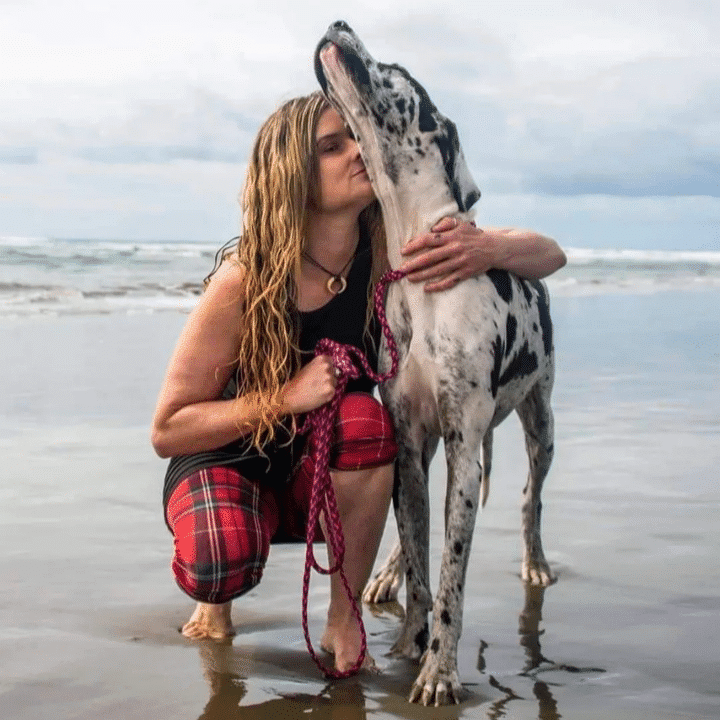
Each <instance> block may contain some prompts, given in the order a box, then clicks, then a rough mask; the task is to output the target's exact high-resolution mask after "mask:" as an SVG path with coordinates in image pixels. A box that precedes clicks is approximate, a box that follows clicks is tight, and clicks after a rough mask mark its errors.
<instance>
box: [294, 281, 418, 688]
mask: <svg viewBox="0 0 720 720" xmlns="http://www.w3.org/2000/svg"><path fill="white" fill-rule="evenodd" d="M404 276H405V273H404V272H402V271H400V270H390V271H388V272H386V273H385V274H384V275H383V276H382V278H380V280H379V282H378V284H377V287H376V288H375V297H374V301H375V312H376V313H377V317H378V320H379V321H380V327H381V329H382V332H383V335H384V336H385V341H386V342H387V346H388V351H389V353H390V359H391V367H390V371H389V372H388V373H386V374H384V375H380V374H377V373H375V372H374V371H373V369H372V368H371V367H370V364H369V363H368V360H367V358H366V357H365V355H364V354H363V353H362V352H361V351H360V350H358V348H356V347H353V346H352V345H343V344H341V343H338V342H335V341H334V340H328V339H327V338H324V339H322V340H320V342H318V344H317V345H316V347H315V355H329V356H330V357H331V358H332V361H333V364H334V365H335V367H336V368H338V370H339V371H340V374H339V377H338V381H337V385H336V386H335V395H334V396H333V399H332V400H331V401H330V402H329V403H326V404H325V405H323V406H321V407H319V408H316V409H315V410H312V411H310V412H309V413H308V414H307V417H306V420H305V422H304V423H303V427H302V428H301V430H300V432H302V433H306V432H310V434H311V436H312V439H313V444H314V446H315V474H314V476H313V485H312V493H311V495H310V510H309V513H308V523H307V535H306V543H307V550H306V554H305V572H304V575H303V596H302V627H303V632H304V634H305V642H306V643H307V647H308V651H309V652H310V656H311V657H312V659H313V661H314V662H315V664H316V665H317V666H318V668H320V670H321V672H323V673H324V674H325V675H327V676H329V677H333V678H346V677H350V676H351V675H354V674H355V673H356V672H357V671H358V670H359V669H360V668H361V667H362V664H363V662H364V660H365V656H366V654H367V637H366V635H365V626H364V625H363V621H362V617H361V616H360V609H359V608H358V603H357V600H356V599H355V596H354V594H353V592H352V590H351V589H350V584H349V583H348V580H347V577H346V576H345V570H344V569H343V560H344V558H345V537H344V535H343V530H342V524H341V522H340V513H339V512H338V508H337V502H336V500H335V492H334V491H333V487H332V481H331V479H330V469H329V468H330V446H331V444H332V440H333V432H334V428H335V419H336V417H337V412H338V407H339V405H340V400H341V399H342V397H343V395H344V394H345V388H346V386H347V384H348V380H350V379H351V378H352V379H357V378H359V377H360V369H358V365H359V366H360V367H361V368H362V370H363V371H364V372H365V374H366V375H367V376H368V377H370V378H371V379H372V380H374V381H375V382H378V383H379V382H383V381H384V380H388V379H390V378H391V377H393V376H394V375H395V373H396V372H397V366H398V350H397V345H396V344H395V338H393V335H392V331H391V330H390V326H389V325H388V322H387V317H386V315H385V289H386V287H387V285H389V284H390V283H391V282H394V281H395V280H399V279H400V278H402V277H404ZM353 360H354V361H355V362H353ZM321 510H322V511H323V512H324V513H325V524H326V526H327V538H326V540H327V543H328V545H329V547H330V551H331V556H332V557H333V559H334V561H335V564H334V565H332V567H329V568H324V567H322V566H321V565H319V564H318V562H317V560H316V559H315V553H314V552H313V539H314V538H315V529H316V528H317V525H318V522H319V520H320V511H321ZM311 569H315V570H316V571H317V572H319V573H320V574H322V575H333V574H334V573H336V572H339V573H340V579H341V580H342V583H343V586H344V587H345V592H346V593H347V596H348V598H349V599H350V603H351V605H352V611H353V616H354V617H355V619H356V620H357V623H358V625H359V626H360V635H361V645H360V654H359V655H358V659H357V661H356V662H355V664H354V665H353V666H352V667H351V668H350V669H349V670H344V671H341V670H334V669H330V668H327V667H326V666H325V665H324V664H323V662H322V661H321V660H320V658H319V657H318V655H317V654H316V652H315V650H314V648H313V645H312V641H311V640H310V633H309V631H308V616H307V607H308V594H309V591H310V570H311Z"/></svg>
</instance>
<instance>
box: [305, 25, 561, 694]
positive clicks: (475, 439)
mask: <svg viewBox="0 0 720 720" xmlns="http://www.w3.org/2000/svg"><path fill="white" fill-rule="evenodd" d="M316 74H317V76H318V79H319V81H320V83H321V85H322V87H323V90H324V92H325V94H326V96H327V97H328V98H329V100H330V101H331V102H332V104H333V105H334V106H335V107H336V108H337V109H338V111H339V112H340V114H341V115H342V116H343V117H344V118H345V120H346V122H347V123H348V125H349V126H350V129H351V130H352V132H353V133H354V135H355V137H356V138H357V140H358V143H359V144H360V148H361V152H362V156H363V160H364V162H365V165H366V168H367V171H368V174H369V176H370V179H371V181H372V183H373V186H374V189H375V193H376V195H377V197H378V199H379V200H380V203H381V205H382V209H383V214H384V218H385V225H386V230H387V237H388V256H389V259H390V263H391V265H392V266H393V267H397V266H398V265H400V263H401V256H400V249H401V248H402V246H403V245H404V244H405V243H406V242H407V241H408V240H409V239H410V238H411V237H413V236H415V235H416V234H418V233H419V232H424V231H427V230H429V229H430V228H431V227H432V226H433V225H434V224H435V223H436V222H437V221H438V220H440V219H441V218H442V217H445V216H455V217H458V218H468V217H470V209H471V207H472V205H473V204H474V203H475V202H476V200H477V199H478V198H479V196H480V192H479V190H478V189H477V187H476V185H475V183H474V181H473V179H472V177H471V175H470V172H469V171H468V169H467V166H466V164H465V160H464V158H463V154H462V151H461V149H460V144H459V141H458V135H457V131H456V129H455V125H454V124H453V123H452V122H451V121H450V120H448V119H447V118H445V117H444V116H443V115H441V114H440V113H439V112H438V110H437V108H436V107H435V106H434V105H433V103H432V102H431V100H430V98H429V97H428V95H427V93H426V92H425V90H424V89H423V88H422V87H421V86H420V84H419V83H417V82H416V81H415V80H414V79H413V78H412V77H411V76H410V75H409V73H408V72H407V71H406V70H404V69H403V68H401V67H399V66H397V65H384V64H382V63H378V62H376V61H375V60H373V58H372V57H370V55H369V54H368V52H367V50H365V48H364V47H363V45H362V43H361V42H360V40H359V39H358V38H357V36H356V35H355V34H354V33H353V31H352V30H351V29H350V28H349V27H348V26H347V25H346V24H345V23H343V22H338V23H335V24H334V25H332V26H331V27H330V29H329V30H328V32H327V34H326V35H325V37H324V38H323V39H322V40H321V42H320V44H319V45H318V49H317V52H316ZM386 305H387V314H388V319H389V321H390V325H391V327H392V329H393V332H394V334H395V337H396V340H397V342H398V344H399V350H400V358H401V361H400V370H399V372H398V375H397V377H396V378H395V379H394V380H392V381H390V382H388V383H386V384H385V385H384V387H382V388H381V394H382V398H383V401H384V402H385V404H386V405H387V407H388V408H389V410H390V412H391V413H392V416H393V419H394V421H395V428H396V432H397V437H398V440H399V445H400V452H399V455H398V460H397V466H396V467H397V477H396V489H395V497H394V504H395V515H396V519H397V525H398V531H399V535H400V544H401V548H402V552H401V553H400V552H398V551H397V549H396V550H395V551H394V553H393V554H392V555H391V557H390V558H389V560H388V562H387V563H386V565H385V567H384V568H383V570H381V572H380V574H379V575H378V576H377V577H376V578H375V580H374V581H373V583H372V584H371V586H370V588H369V589H368V591H367V593H366V598H369V599H370V600H374V601H380V600H386V599H391V598H393V597H396V596H397V591H398V588H399V586H400V584H401V582H402V580H401V578H400V577H399V575H400V572H401V569H402V568H404V570H405V577H406V581H407V610H406V616H405V622H404V625H403V628H402V631H401V633H400V637H399V639H398V640H397V642H396V643H395V645H394V646H393V650H392V652H393V654H395V655H397V656H404V657H410V658H420V657H421V656H422V667H421V669H420V673H419V676H418V678H417V680H416V681H415V684H414V686H413V689H412V691H411V694H410V699H411V700H413V701H420V702H422V703H424V704H425V705H428V704H431V703H434V704H436V705H440V704H446V703H449V702H458V701H459V698H460V697H461V686H460V680H459V677H458V672H457V645H458V640H459V637H460V631H461V624H462V603H463V590H464V584H465V575H466V571H467V566H468V556H469V553H470V543H471V540H472V535H473V528H474V526H475V516H476V513H477V509H478V505H480V504H484V502H485V499H486V498H487V493H488V487H489V485H488V483H489V474H490V463H491V454H492V433H493V428H494V427H495V426H497V425H498V424H499V423H500V422H502V420H504V419H505V418H506V417H507V416H508V415H509V414H510V412H512V411H513V410H515V411H517V413H518V415H519V416H520V420H521V422H522V425H523V428H524V430H525V438H526V446H527V451H528V455H529V458H530V473H529V477H528V481H527V485H526V487H525V490H524V502H523V507H522V536H523V543H524V557H523V563H522V577H523V579H524V580H526V581H528V582H530V583H534V584H539V585H547V584H549V583H550V582H552V574H551V571H550V567H549V566H548V563H547V562H546V560H545V556H544V554H543V550H542V543H541V540H540V507H541V504H540V491H541V488H542V483H543V480H544V479H545V476H546V474H547V472H548V468H549V466H550V462H551V459H552V455H553V416H552V411H551V409H550V393H551V390H552V384H553V376H554V360H553V340H552V325H551V322H550V312H549V307H548V295H547V290H546V288H545V285H544V284H543V283H542V282H532V281H528V280H523V279H520V278H518V277H516V276H514V275H512V274H510V273H507V272H504V271H500V270H492V271H490V272H488V273H486V274H484V275H481V276H480V277H477V278H474V279H470V280H467V281H465V282H463V283H461V284H460V285H458V286H456V287H455V288H454V289H452V290H448V291H445V292H441V293H433V294H428V293H425V292H424V290H423V288H422V286H421V284H413V283H410V282H408V281H405V280H403V281H401V282H399V283H396V284H395V285H394V286H392V287H391V289H390V292H389V293H388V298H387V303H386ZM381 364H382V365H383V366H384V367H387V365H388V360H387V357H386V353H384V352H383V353H382V357H381ZM440 438H442V439H443V440H444V443H445V454H446V458H447V467H448V478H447V494H446V502H445V520H446V532H445V547H444V549H443V554H442V568H441V571H440V581H439V584H438V589H437V594H436V596H435V601H434V603H433V599H432V595H431V592H430V583H429V577H428V576H429V548H428V546H429V516H430V512H429V507H428V467H429V464H430V460H431V459H432V457H433V455H434V453H435V450H436V449H437V445H438V442H439V440H440ZM431 609H432V611H433V624H432V630H430V629H429V626H428V611H429V610H431Z"/></svg>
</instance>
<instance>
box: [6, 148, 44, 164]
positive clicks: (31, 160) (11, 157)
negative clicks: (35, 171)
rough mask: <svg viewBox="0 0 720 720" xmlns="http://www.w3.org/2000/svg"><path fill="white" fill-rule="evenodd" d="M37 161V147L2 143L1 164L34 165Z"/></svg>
mask: <svg viewBox="0 0 720 720" xmlns="http://www.w3.org/2000/svg"><path fill="white" fill-rule="evenodd" d="M37 162H38V151H37V148H34V147H13V146H2V145H0V165H34V164H35V163H37Z"/></svg>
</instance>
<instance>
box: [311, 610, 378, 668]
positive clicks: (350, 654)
mask: <svg viewBox="0 0 720 720" xmlns="http://www.w3.org/2000/svg"><path fill="white" fill-rule="evenodd" d="M361 644H362V636H361V634H360V627H359V626H358V623H357V620H356V619H355V618H354V617H351V618H350V619H349V620H348V621H347V622H344V623H343V622H341V623H332V624H331V623H330V622H328V624H327V626H326V627H325V632H324V633H323V636H322V640H321V641H320V647H321V648H322V649H323V650H324V651H325V652H328V653H330V654H331V655H333V656H334V658H335V669H336V670H339V671H340V672H345V671H346V670H349V669H350V668H351V667H353V666H354V665H355V663H356V662H357V659H358V657H359V656H360V647H361ZM361 668H362V669H363V670H368V671H369V672H372V673H377V672H380V670H379V668H378V666H377V665H376V664H375V660H374V659H373V658H372V656H371V655H370V654H369V653H368V652H366V653H365V659H364V660H363V664H362V665H361Z"/></svg>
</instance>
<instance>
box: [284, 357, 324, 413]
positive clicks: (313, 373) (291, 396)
mask: <svg viewBox="0 0 720 720" xmlns="http://www.w3.org/2000/svg"><path fill="white" fill-rule="evenodd" d="M336 385H337V374H336V372H335V366H334V365H333V362H332V360H331V358H330V356H329V355H318V356H317V357H315V358H313V359H312V360H311V361H310V362H309V363H308V364H307V365H305V366H304V367H302V368H300V370H298V372H297V373H296V374H295V375H293V377H292V378H290V380H289V381H288V383H287V385H285V389H284V390H283V395H282V413H283V414H284V413H289V414H292V415H299V414H300V413H305V412H309V411H310V410H315V408H319V407H320V406H321V405H324V404H325V403H326V402H330V400H332V398H333V395H334V394H335V386H336Z"/></svg>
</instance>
